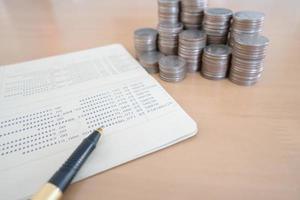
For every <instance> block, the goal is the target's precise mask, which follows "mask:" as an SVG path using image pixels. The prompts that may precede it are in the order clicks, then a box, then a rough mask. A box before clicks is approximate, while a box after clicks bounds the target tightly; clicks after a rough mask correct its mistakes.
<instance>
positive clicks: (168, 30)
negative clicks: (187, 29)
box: [158, 22, 183, 55]
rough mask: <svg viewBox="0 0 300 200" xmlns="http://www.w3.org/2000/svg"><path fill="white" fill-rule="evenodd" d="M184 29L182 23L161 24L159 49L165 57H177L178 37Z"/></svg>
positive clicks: (159, 28) (159, 26)
mask: <svg viewBox="0 0 300 200" xmlns="http://www.w3.org/2000/svg"><path fill="white" fill-rule="evenodd" d="M182 29H183V25H182V23H177V24H171V23H167V22H161V23H159V25H158V33H159V36H158V48H159V50H160V52H161V53H163V54H165V55H176V54H177V53H178V35H179V33H180V32H181V31H182Z"/></svg>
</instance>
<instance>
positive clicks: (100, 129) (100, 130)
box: [96, 127, 104, 134]
mask: <svg viewBox="0 0 300 200" xmlns="http://www.w3.org/2000/svg"><path fill="white" fill-rule="evenodd" d="M96 131H97V132H98V133H100V134H103V132H104V131H103V127H100V128H97V129H96Z"/></svg>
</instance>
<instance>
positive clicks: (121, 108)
mask: <svg viewBox="0 0 300 200" xmlns="http://www.w3.org/2000/svg"><path fill="white" fill-rule="evenodd" d="M0 111H1V112H0V176H1V179H0V199H4V200H5V199H9V200H13V199H26V198H28V197H30V196H31V195H32V194H33V193H34V192H35V191H37V190H38V189H39V188H40V187H41V186H42V184H43V183H45V182H46V181H47V180H48V179H49V178H50V177H51V175H52V174H53V173H54V172H55V171H56V170H57V169H58V168H59V167H60V165H61V164H62V163H63V162H64V161H65V160H66V159H67V157H68V156H69V155H70V154H71V153H72V151H73V150H74V149H75V148H76V146H77V145H78V144H79V143H80V142H81V141H82V139H84V138H85V137H86V136H87V135H88V134H90V133H91V132H92V131H93V130H94V129H96V128H98V127H103V128H104V134H103V136H102V137H101V139H100V141H99V144H98V146H97V147H96V149H95V151H94V152H93V153H92V155H91V156H90V157H89V158H88V160H87V162H86V163H85V164H84V165H83V167H82V169H81V170H80V171H79V173H78V175H77V176H76V178H75V180H74V181H77V180H80V179H83V178H86V177H88V176H91V175H94V174H96V173H99V172H102V171H104V170H107V169H110V168H112V167H115V166H117V165H120V164H122V163H125V162H127V161H130V160H133V159H136V158H138V157H141V156H143V155H146V154H148V153H151V152H153V151H157V150H159V149H162V148H164V147H167V146H169V145H172V144H174V143H176V142H179V141H181V140H184V139H186V138H188V137H191V136H193V135H194V134H196V132H197V126H196V124H195V122H194V121H193V120H192V119H191V118H190V117H189V116H188V115H187V114H186V113H185V112H184V111H183V110H182V108H181V107H180V106H179V105H178V104H177V103H176V102H175V101H174V99H173V98H172V97H171V96H170V95H168V93H167V92H166V91H165V90H164V89H163V88H162V87H161V86H160V85H159V83H158V82H157V81H156V80H155V79H153V78H152V77H151V76H149V75H148V74H147V73H146V72H145V70H144V69H143V68H142V67H141V66H140V65H139V64H138V63H137V62H136V61H135V59H134V58H132V57H131V56H130V54H129V53H128V52H127V51H126V50H125V49H124V48H123V47H122V46H121V45H110V46H106V47H100V48H95V49H90V50H85V51H80V52H76V53H70V54H65V55H61V56H55V57H49V58H45V59H41V60H35V61H30V62H25V63H21V64H15V65H9V66H3V67H0ZM16 188H18V189H17V190H18V191H17V192H16Z"/></svg>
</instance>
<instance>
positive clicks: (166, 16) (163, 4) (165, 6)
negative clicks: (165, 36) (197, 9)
mask: <svg viewBox="0 0 300 200" xmlns="http://www.w3.org/2000/svg"><path fill="white" fill-rule="evenodd" d="M158 17H159V22H167V23H172V24H177V23H178V19H179V0H158Z"/></svg>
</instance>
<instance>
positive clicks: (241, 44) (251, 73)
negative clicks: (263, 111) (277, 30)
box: [229, 35, 269, 85]
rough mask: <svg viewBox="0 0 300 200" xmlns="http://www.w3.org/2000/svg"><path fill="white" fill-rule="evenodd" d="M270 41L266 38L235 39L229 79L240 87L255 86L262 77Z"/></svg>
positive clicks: (244, 37) (245, 37) (242, 37)
mask: <svg viewBox="0 0 300 200" xmlns="http://www.w3.org/2000/svg"><path fill="white" fill-rule="evenodd" d="M268 44H269V40H268V39H267V38H266V37H264V36H261V35H259V36H256V37H253V36H252V37H249V36H239V37H235V38H234V45H233V51H232V61H231V68H230V73H229V79H230V80H231V81H232V82H234V83H236V84H238V85H253V84H255V83H256V82H257V81H258V80H259V78H260V77H261V74H262V71H263V60H264V58H265V56H266V48H267V46H268Z"/></svg>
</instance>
